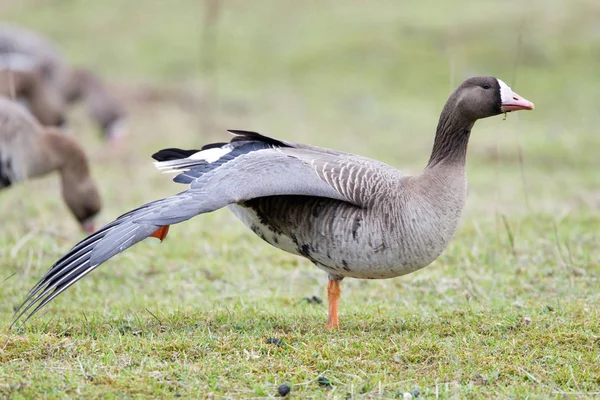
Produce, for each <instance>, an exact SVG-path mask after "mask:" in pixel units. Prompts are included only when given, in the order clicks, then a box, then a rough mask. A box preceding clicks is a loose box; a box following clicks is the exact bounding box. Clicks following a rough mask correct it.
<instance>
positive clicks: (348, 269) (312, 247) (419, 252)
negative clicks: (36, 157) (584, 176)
mask: <svg viewBox="0 0 600 400" xmlns="http://www.w3.org/2000/svg"><path fill="white" fill-rule="evenodd" d="M533 108H534V106H533V103H531V102H529V101H527V100H525V99H524V98H522V97H520V96H518V95H517V94H515V93H514V92H513V91H512V90H511V89H510V88H509V87H508V86H507V85H506V84H505V83H504V82H502V81H501V80H499V79H496V78H493V77H476V78H471V79H468V80H466V81H465V82H463V83H462V84H461V85H460V86H459V87H458V88H457V89H456V90H455V91H454V92H453V93H452V94H451V95H450V98H449V99H448V101H447V103H446V105H445V107H444V109H443V111H442V114H441V116H440V120H439V123H438V127H437V132H436V136H435V142H434V145H433V150H432V153H431V156H430V158H429V162H428V164H427V166H426V168H425V169H424V170H423V171H422V172H421V173H420V174H418V175H415V176H407V175H404V174H403V173H401V172H400V171H398V170H397V169H395V168H394V167H391V166H389V165H386V164H384V163H381V162H378V161H375V160H371V159H368V158H365V157H360V156H356V155H353V154H348V153H343V152H340V151H335V150H328V149H323V148H319V147H314V146H310V145H304V144H298V143H291V142H286V141H283V140H278V139H274V138H270V137H267V136H263V135H260V134H258V133H254V132H246V131H231V132H232V133H233V134H234V135H235V136H234V138H233V139H232V140H231V141H230V142H229V143H213V144H209V145H206V146H204V147H203V148H202V149H201V150H180V149H166V150H162V151H159V152H158V153H156V154H154V156H153V157H154V158H155V159H156V160H157V163H156V165H157V167H158V168H159V169H161V170H165V171H173V172H175V173H177V174H178V175H177V176H176V177H175V178H174V181H175V182H178V183H183V184H188V185H189V189H188V190H186V191H184V192H181V193H179V194H177V195H174V196H171V197H167V198H165V199H162V200H157V201H154V202H151V203H148V204H146V205H143V206H141V207H139V208H137V209H135V210H133V211H130V212H128V213H126V214H124V215H122V216H121V217H119V218H118V219H117V220H115V221H113V222H111V223H109V224H108V225H106V226H105V227H103V228H102V229H100V230H99V231H97V232H96V233H94V234H93V235H91V236H89V237H88V238H86V239H84V240H83V241H81V242H80V243H79V244H77V245H76V246H75V247H73V248H72V249H71V250H70V251H69V252H68V253H67V254H66V255H65V256H64V257H62V258H61V259H60V260H58V261H57V262H56V263H55V264H54V265H53V266H52V267H51V269H50V270H49V271H48V272H47V273H46V274H45V275H44V277H43V278H42V279H41V280H40V281H39V282H38V283H37V284H36V285H35V286H34V287H33V288H32V290H31V291H30V293H29V296H28V297H27V299H26V300H25V301H24V303H23V304H22V305H21V307H20V308H19V310H17V313H16V314H15V320H14V322H13V324H14V323H15V322H16V321H17V320H18V319H19V318H21V317H22V316H23V315H25V314H27V313H28V314H27V315H28V316H27V319H28V318H30V317H31V316H32V315H33V314H35V313H36V312H37V311H39V310H40V309H41V308H42V307H44V306H45V305H46V304H48V302H50V301H51V300H52V299H54V298H55V297H56V296H58V295H59V294H61V293H62V292H64V291H65V290H66V289H67V288H69V287H70V286H71V285H73V284H74V283H75V282H77V281H78V280H79V279H81V278H82V277H84V276H85V275H87V274H88V273H90V272H91V271H92V270H94V269H95V268H96V267H98V266H99V265H100V264H102V263H103V262H105V261H106V260H108V259H109V258H111V257H113V256H114V255H116V254H118V253H120V252H122V251H124V250H125V249H127V248H128V247H130V246H132V245H134V244H136V243H137V242H139V241H141V240H143V239H145V238H147V237H150V236H152V237H156V238H159V239H160V240H163V239H164V238H165V237H166V236H167V233H168V230H169V225H172V224H177V223H179V222H183V221H186V220H188V219H190V218H192V217H195V216H196V215H198V214H203V213H207V212H211V211H214V210H217V209H220V208H222V207H228V208H229V209H230V210H231V211H233V213H234V214H235V215H236V216H237V217H238V218H239V219H240V220H242V222H243V223H244V224H246V225H247V226H248V227H249V228H250V229H251V230H252V231H253V232H254V233H255V234H256V235H258V236H260V237H261V238H262V239H263V240H265V241H266V242H268V243H269V244H271V245H273V246H275V247H278V248H280V249H282V250H285V251H287V252H290V253H292V254H297V255H300V256H303V257H305V258H307V259H309V260H310V261H312V262H313V263H314V264H315V265H316V266H317V267H319V268H321V269H322V270H324V271H325V272H327V274H328V276H329V284H328V291H327V293H328V299H329V311H328V318H327V327H328V328H329V329H335V328H337V327H338V315H337V311H338V302H339V298H340V293H341V290H340V281H341V280H342V279H344V278H345V277H352V278H359V279H385V278H393V277H396V276H400V275H404V274H408V273H410V272H413V271H415V270H417V269H419V268H422V267H425V266H426V265H428V264H430V263H431V262H432V261H434V260H435V259H436V258H437V257H438V256H439V255H440V254H441V253H442V251H443V250H444V248H446V246H447V245H448V243H449V242H450V240H451V239H452V236H453V235H454V232H455V231H456V229H457V226H458V223H459V219H460V216H461V212H462V209H463V207H464V204H465V197H466V193H467V179H466V170H465V162H466V154H467V143H468V141H469V136H470V133H471V129H472V128H473V125H474V124H475V121H477V120H478V119H480V118H486V117H490V116H493V115H498V114H501V113H505V112H509V111H516V110H532V109H533Z"/></svg>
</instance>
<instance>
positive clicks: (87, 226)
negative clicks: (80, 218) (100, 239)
mask: <svg viewBox="0 0 600 400" xmlns="http://www.w3.org/2000/svg"><path fill="white" fill-rule="evenodd" d="M81 229H82V230H83V231H84V232H85V233H87V234H88V235H91V234H92V233H94V232H96V226H95V224H94V222H93V221H85V222H83V223H82V224H81Z"/></svg>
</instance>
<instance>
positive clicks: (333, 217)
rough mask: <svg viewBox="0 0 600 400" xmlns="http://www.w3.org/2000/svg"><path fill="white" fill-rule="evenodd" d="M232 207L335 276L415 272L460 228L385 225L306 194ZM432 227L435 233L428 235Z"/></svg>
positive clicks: (271, 239)
mask: <svg viewBox="0 0 600 400" xmlns="http://www.w3.org/2000/svg"><path fill="white" fill-rule="evenodd" d="M229 209H230V210H231V211H232V212H233V213H234V214H235V215H236V216H237V217H238V218H239V219H240V220H241V221H242V222H243V223H244V224H245V225H246V226H248V227H249V228H250V229H251V230H252V231H253V232H254V233H255V234H256V235H258V236H259V237H261V238H262V239H263V240H265V241H266V242H267V243H269V244H271V245H272V246H275V247H277V248H280V249H282V250H284V251H287V252H289V253H292V254H296V255H300V256H303V257H305V258H307V259H309V260H311V261H312V262H313V263H315V264H316V265H317V266H318V267H319V268H321V269H323V270H325V271H326V272H328V273H329V274H330V275H333V276H337V277H353V278H361V279H386V278H393V277H396V276H400V275H404V274H408V273H410V272H413V271H415V270H417V269H419V268H422V267H425V266H426V265H429V264H430V263H431V262H433V261H434V260H435V259H436V258H437V257H438V256H439V255H440V254H441V253H442V251H443V250H444V248H445V247H446V246H447V244H448V242H449V241H450V239H451V237H452V235H453V233H454V230H455V229H456V227H451V226H450V227H448V229H445V230H447V231H451V232H449V233H447V232H440V226H439V225H436V226H433V225H432V226H431V227H430V226H419V225H418V224H413V226H411V225H410V224H408V223H407V224H404V223H402V221H400V222H399V224H396V223H390V224H389V225H386V224H382V223H380V222H381V221H379V220H377V221H373V220H372V218H371V216H370V215H369V211H368V210H364V209H360V208H357V207H354V206H351V205H348V204H346V203H340V202H337V201H335V200H329V199H319V198H311V197H302V196H277V197H270V198H260V199H254V200H251V201H248V202H245V203H244V204H234V205H230V206H229ZM411 220H412V219H411ZM388 222H389V221H388ZM398 225H399V226H398ZM399 228H402V229H400V231H399V230H398V229H399ZM430 228H433V229H434V230H435V231H436V234H434V235H429V231H430ZM442 228H443V227H442ZM442 230H444V229H442ZM429 236H431V237H429Z"/></svg>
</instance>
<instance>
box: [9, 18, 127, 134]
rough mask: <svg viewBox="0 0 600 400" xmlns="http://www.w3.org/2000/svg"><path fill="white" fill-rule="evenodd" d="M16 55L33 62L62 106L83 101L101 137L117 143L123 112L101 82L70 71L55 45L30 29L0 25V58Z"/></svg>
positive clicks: (76, 70)
mask: <svg viewBox="0 0 600 400" xmlns="http://www.w3.org/2000/svg"><path fill="white" fill-rule="evenodd" d="M2 53H12V54H14V53H17V54H22V55H25V56H28V57H32V58H34V59H35V60H36V61H37V62H38V63H39V65H40V68H41V70H42V75H43V78H44V79H45V80H46V81H47V82H49V83H50V84H51V85H52V87H54V88H55V90H57V91H58V95H60V96H61V98H62V100H63V102H64V103H66V104H73V103H75V102H77V101H80V100H83V101H84V102H85V103H86V105H87V108H88V112H89V114H90V116H91V118H93V119H94V121H95V122H96V124H97V125H98V126H99V127H100V129H101V130H102V132H103V133H104V135H105V137H106V138H107V139H108V140H110V141H111V142H112V143H117V142H118V141H119V140H120V139H121V138H122V136H123V135H124V133H125V108H124V106H123V104H122V103H121V102H120V101H119V100H118V99H117V98H116V97H115V96H114V94H112V93H111V91H110V90H109V88H108V87H107V85H106V84H105V83H104V82H103V81H102V79H101V78H100V77H99V76H98V75H96V74H95V73H93V72H92V71H90V70H88V69H87V68H83V67H72V66H70V65H69V64H68V63H67V62H66V61H65V60H64V58H63V56H62V54H61V53H60V51H59V50H58V48H57V46H56V44H55V43H53V42H52V41H51V40H50V39H48V38H46V37H44V36H42V35H41V34H39V33H38V32H35V31H32V30H30V29H27V28H24V27H21V26H18V25H14V24H10V23H6V22H4V23H2V22H0V54H2Z"/></svg>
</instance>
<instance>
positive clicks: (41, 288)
mask: <svg viewBox="0 0 600 400" xmlns="http://www.w3.org/2000/svg"><path fill="white" fill-rule="evenodd" d="M232 132H233V133H234V134H235V135H236V136H235V137H234V138H233V139H232V140H231V141H230V142H229V143H215V144H211V145H207V146H205V147H204V148H202V149H201V150H199V151H187V150H180V149H166V150H162V151H160V152H158V153H156V154H154V155H153V157H154V158H155V159H156V160H158V162H157V163H156V166H157V167H158V168H159V169H162V170H166V171H172V172H176V173H178V174H177V175H176V176H175V178H174V180H175V181H176V182H180V183H188V184H189V189H188V190H186V191H184V192H181V193H179V194H177V195H174V196H171V197H168V198H165V199H162V200H157V201H154V202H151V203H148V204H146V205H143V206H141V207H139V208H137V209H135V210H133V211H130V212H128V213H127V214H124V215H122V216H121V217H119V218H118V219H116V220H115V221H113V222H111V223H109V224H108V225H106V226H105V227H103V228H102V229H100V230H99V231H98V232H96V233H94V234H92V235H91V236H89V237H88V238H86V239H84V240H83V241H81V242H80V243H78V244H77V245H76V246H75V247H73V248H72V249H71V250H70V251H69V252H68V253H67V254H66V255H65V256H64V257H62V258H61V259H60V260H58V261H57V262H56V263H55V264H54V265H53V266H52V267H51V268H50V270H49V271H48V272H47V273H46V275H44V277H43V278H42V279H41V280H40V281H39V282H38V283H37V284H36V285H35V286H34V287H33V289H32V290H31V291H30V292H29V295H28V297H27V298H26V300H25V301H24V303H23V304H22V305H21V307H20V308H19V310H17V313H16V314H15V319H14V321H13V325H14V323H15V322H16V321H17V320H18V319H19V318H21V317H22V316H24V315H27V318H26V319H25V321H26V320H27V319H29V318H30V317H31V316H32V315H33V314H35V313H36V312H37V311H39V310H40V309H41V308H42V307H43V306H45V305H46V304H47V303H49V302H50V301H51V300H52V299H54V298H55V297H56V296H58V295H59V294H61V293H62V292H63V291H65V290H66V289H67V288H69V287H70V286H71V285H73V284H74V283H75V282H77V281H78V280H79V279H81V278H82V277H84V276H85V275H87V274H89V273H90V272H91V271H92V270H94V269H95V268H96V267H98V266H99V265H100V264H102V263H103V262H105V261H106V260H108V259H109V258H111V257H113V256H114V255H116V254H118V253H120V252H122V251H124V250H125V249H127V248H129V247H131V246H133V245H134V244H136V243H137V242H139V241H141V240H143V239H145V238H147V237H149V236H155V237H159V238H160V239H161V240H162V238H164V236H166V230H165V227H168V226H169V225H172V224H177V223H179V222H183V221H185V220H188V219H190V218H192V217H194V216H196V215H198V214H203V213H207V212H210V211H214V210H217V209H219V208H222V207H224V206H227V205H228V204H232V203H238V202H242V201H245V200H250V199H253V198H257V197H264V196H275V195H305V196H318V197H325V198H331V199H335V200H339V201H344V202H348V203H351V204H355V205H356V206H359V207H363V206H367V205H368V200H369V195H368V193H363V192H361V191H360V190H358V188H359V187H360V185H361V183H364V182H365V181H366V180H375V181H377V179H373V176H374V175H376V172H373V171H378V170H379V169H380V168H371V169H369V168H367V167H368V163H369V162H372V163H374V165H377V166H380V164H379V163H376V162H374V161H371V160H368V159H364V158H360V157H357V156H353V155H350V154H346V153H339V152H334V151H327V150H324V149H319V148H316V147H315V148H312V147H309V146H303V147H300V146H295V145H294V144H293V143H288V142H283V141H279V140H276V139H272V138H269V137H266V136H262V135H260V134H257V133H253V132H245V131H232ZM381 165H382V164H381ZM387 168H389V169H391V167H387ZM383 170H385V168H383ZM369 177H370V178H369Z"/></svg>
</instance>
